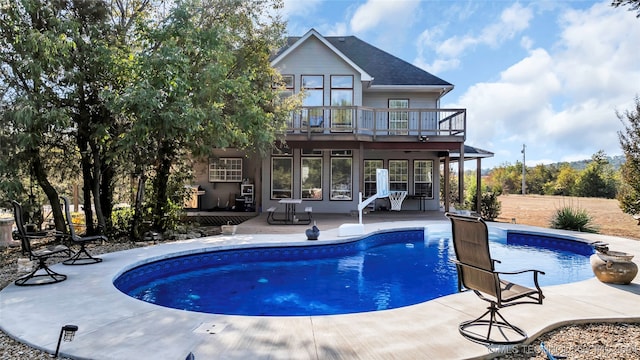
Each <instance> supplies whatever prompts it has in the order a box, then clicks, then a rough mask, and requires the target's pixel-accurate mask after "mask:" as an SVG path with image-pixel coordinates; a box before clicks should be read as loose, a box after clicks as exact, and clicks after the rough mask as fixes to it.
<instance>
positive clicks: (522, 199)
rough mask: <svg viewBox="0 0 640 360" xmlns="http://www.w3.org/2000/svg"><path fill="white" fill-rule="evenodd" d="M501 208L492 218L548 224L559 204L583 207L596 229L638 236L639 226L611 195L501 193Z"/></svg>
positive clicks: (634, 237) (624, 235) (627, 235)
mask: <svg viewBox="0 0 640 360" xmlns="http://www.w3.org/2000/svg"><path fill="white" fill-rule="evenodd" d="M498 201H500V203H501V204H502V211H501V212H500V216H499V217H498V218H497V219H496V221H500V222H511V221H512V219H515V221H516V223H518V224H525V225H533V226H540V227H544V228H548V227H549V222H550V219H551V217H552V216H553V215H554V214H555V212H556V210H558V209H560V208H563V207H572V208H579V209H584V210H586V211H587V213H588V214H589V215H591V217H592V219H593V224H594V225H596V226H597V227H598V228H599V233H600V234H604V235H614V236H620V237H624V238H629V239H635V240H640V226H639V225H638V221H636V220H635V219H633V217H631V215H629V214H625V213H623V212H622V210H620V207H619V206H618V200H615V199H597V198H579V197H566V196H542V195H524V196H523V195H501V196H500V197H498Z"/></svg>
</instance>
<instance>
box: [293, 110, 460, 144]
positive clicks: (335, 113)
mask: <svg viewBox="0 0 640 360" xmlns="http://www.w3.org/2000/svg"><path fill="white" fill-rule="evenodd" d="M466 121H467V112H466V109H387V108H369V107H362V106H307V107H303V108H302V109H300V110H298V111H296V112H294V113H293V114H292V116H291V119H290V120H289V121H288V122H287V133H294V134H309V135H321V134H336V133H343V134H344V133H347V134H348V133H353V134H356V135H369V136H371V137H372V138H373V139H374V140H375V139H376V138H377V137H387V136H403V135H407V136H428V137H438V136H442V137H445V136H446V137H461V138H462V140H464V138H465V132H466Z"/></svg>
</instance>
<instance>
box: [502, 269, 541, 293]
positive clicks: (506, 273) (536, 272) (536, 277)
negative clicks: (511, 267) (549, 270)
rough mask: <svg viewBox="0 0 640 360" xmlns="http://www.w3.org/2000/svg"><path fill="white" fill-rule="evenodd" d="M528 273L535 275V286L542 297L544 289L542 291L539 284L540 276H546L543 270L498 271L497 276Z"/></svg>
mask: <svg viewBox="0 0 640 360" xmlns="http://www.w3.org/2000/svg"><path fill="white" fill-rule="evenodd" d="M527 272H532V273H533V284H534V285H535V287H536V290H538V292H540V295H541V296H542V289H540V285H539V284H538V274H542V275H546V274H545V272H544V271H541V270H535V269H527V270H519V271H496V274H498V276H500V275H517V274H524V273H527Z"/></svg>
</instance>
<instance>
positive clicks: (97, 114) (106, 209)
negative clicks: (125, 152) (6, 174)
mask: <svg viewBox="0 0 640 360" xmlns="http://www.w3.org/2000/svg"><path fill="white" fill-rule="evenodd" d="M8 2H9V5H8V6H6V7H5V6H3V7H2V8H1V9H0V21H1V22H2V23H1V25H2V26H1V31H2V37H1V40H0V41H2V43H1V44H0V52H1V55H0V56H2V64H3V66H2V69H1V70H0V71H2V80H3V81H2V82H3V83H4V84H6V91H5V92H4V93H3V95H4V96H3V98H2V101H3V105H4V106H3V107H4V108H5V109H7V111H6V112H4V114H5V115H6V118H7V119H8V120H10V121H7V122H3V126H5V125H6V127H4V128H5V129H8V130H7V131H9V132H14V133H16V135H17V136H21V137H24V138H25V139H27V138H28V139H29V140H28V141H27V140H25V141H18V142H17V145H18V147H17V148H16V154H13V155H14V156H12V161H13V162H17V163H26V164H29V166H30V170H29V173H30V174H32V175H33V176H34V177H35V179H36V180H37V182H38V184H39V185H40V187H41V188H42V189H43V190H44V192H45V193H46V194H47V197H48V199H49V202H50V203H51V204H57V203H58V193H57V190H56V189H55V188H54V186H53V185H51V177H50V175H49V173H48V172H47V166H51V164H52V163H55V162H56V160H57V159H58V157H59V155H60V154H66V155H67V157H65V158H64V160H66V161H63V162H58V165H59V166H56V172H57V173H59V172H60V171H61V170H62V171H64V170H65V169H70V170H69V172H71V170H76V171H75V173H81V177H82V180H83V181H82V183H83V194H84V197H83V200H84V210H85V217H86V223H87V229H88V231H89V232H91V231H93V230H94V229H93V224H94V216H93V215H94V213H93V211H94V210H95V214H96V220H97V223H98V227H99V228H101V229H104V228H106V227H107V226H108V222H109V214H110V209H111V206H112V204H111V203H112V201H111V194H112V193H113V177H114V175H115V166H116V165H117V160H118V159H119V157H118V156H116V155H115V154H114V153H115V149H114V148H113V144H114V143H113V139H117V138H118V136H119V134H121V133H122V131H124V129H123V127H122V126H121V124H120V123H119V122H118V121H116V120H117V119H116V116H115V115H114V114H113V113H112V112H110V110H109V107H108V106H107V103H106V98H105V96H104V93H105V89H107V90H108V91H109V92H116V91H118V90H119V89H120V88H122V86H123V79H127V77H126V76H122V75H121V74H119V73H118V72H117V71H119V70H120V69H121V68H122V67H121V66H120V64H121V63H122V62H123V60H122V59H127V56H126V53H127V51H126V49H127V47H129V46H134V44H129V43H128V41H127V40H128V39H127V36H128V34H129V33H130V31H129V30H130V27H131V25H132V24H133V21H132V20H133V19H137V18H138V16H139V15H140V14H144V10H145V8H146V7H148V5H149V2H148V1H147V0H129V1H127V0H122V1H116V2H114V3H112V4H111V3H107V2H105V1H102V0H69V1H54V2H49V1H41V0H8ZM123 49H124V50H123ZM123 54H124V55H125V56H122V55H123ZM125 82H126V81H125ZM61 140H64V141H61ZM47 142H48V143H49V144H55V145H54V146H56V147H58V148H59V149H60V151H59V152H51V151H50V148H49V147H47V146H45V145H46V144H47ZM75 164H80V165H79V166H77V165H75ZM78 169H80V170H78ZM53 209H54V218H55V221H56V224H57V226H60V224H61V223H62V213H61V212H60V211H58V207H57V206H54V207H53Z"/></svg>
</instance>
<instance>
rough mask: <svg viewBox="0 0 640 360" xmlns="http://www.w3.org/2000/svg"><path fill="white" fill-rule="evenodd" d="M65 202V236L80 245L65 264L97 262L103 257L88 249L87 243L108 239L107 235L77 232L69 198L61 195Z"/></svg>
mask: <svg viewBox="0 0 640 360" xmlns="http://www.w3.org/2000/svg"><path fill="white" fill-rule="evenodd" d="M60 198H61V199H62V202H63V203H64V214H65V219H66V227H67V233H65V234H64V235H63V236H66V237H68V238H69V239H70V240H71V242H72V243H74V244H77V245H80V250H78V252H76V253H75V255H73V256H72V257H70V258H69V259H67V260H65V261H63V262H62V263H63V264H65V265H88V264H95V263H99V262H101V261H102V259H101V258H98V257H94V256H92V255H91V254H89V252H88V251H87V248H86V244H87V243H91V242H96V241H107V240H108V239H107V237H106V236H104V235H91V236H79V235H78V234H77V233H76V230H75V227H74V225H73V221H72V218H71V207H70V205H69V199H67V198H66V197H65V196H61V197H60Z"/></svg>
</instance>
